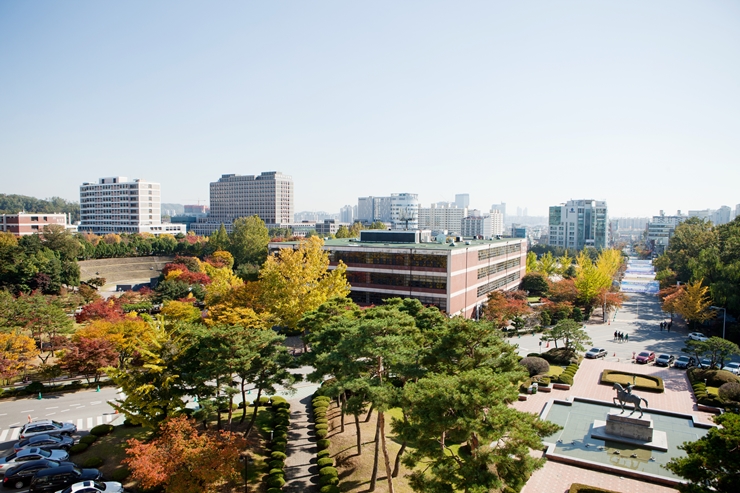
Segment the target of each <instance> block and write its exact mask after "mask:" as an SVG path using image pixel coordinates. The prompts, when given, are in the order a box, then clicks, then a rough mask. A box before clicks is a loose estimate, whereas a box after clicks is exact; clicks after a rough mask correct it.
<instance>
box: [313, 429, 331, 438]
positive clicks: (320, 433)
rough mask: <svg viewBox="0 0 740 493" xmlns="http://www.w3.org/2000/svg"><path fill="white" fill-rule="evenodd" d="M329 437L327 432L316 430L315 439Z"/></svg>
mask: <svg viewBox="0 0 740 493" xmlns="http://www.w3.org/2000/svg"><path fill="white" fill-rule="evenodd" d="M327 435H329V430H316V438H326V437H327Z"/></svg>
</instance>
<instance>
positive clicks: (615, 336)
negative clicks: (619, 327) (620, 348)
mask: <svg viewBox="0 0 740 493" xmlns="http://www.w3.org/2000/svg"><path fill="white" fill-rule="evenodd" d="M612 340H614V341H616V340H617V331H616V330H615V331H614V339H612Z"/></svg>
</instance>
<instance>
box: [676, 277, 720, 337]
mask: <svg viewBox="0 0 740 493" xmlns="http://www.w3.org/2000/svg"><path fill="white" fill-rule="evenodd" d="M678 293H679V294H678V295H677V298H676V299H675V302H674V304H673V305H671V307H672V308H673V309H675V311H676V312H677V313H678V314H679V315H681V316H682V317H683V318H684V319H686V321H688V322H689V323H690V324H691V326H692V327H694V328H695V327H696V324H697V323H703V322H706V321H707V320H710V319H712V318H714V316H715V312H714V311H712V310H710V309H709V307H710V306H711V304H712V300H711V299H710V298H709V288H708V287H706V286H702V281H701V280H699V281H696V282H690V283H688V284H686V288H684V289H683V290H681V291H679V292H678Z"/></svg>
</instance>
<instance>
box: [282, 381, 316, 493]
mask: <svg viewBox="0 0 740 493" xmlns="http://www.w3.org/2000/svg"><path fill="white" fill-rule="evenodd" d="M311 398H312V396H311V395H309V396H305V397H303V398H297V399H293V400H291V401H289V402H290V430H288V447H287V456H288V458H287V459H286V460H285V480H286V483H285V486H283V491H288V492H294V493H301V492H311V491H318V489H317V488H316V485H315V480H316V473H317V472H318V470H317V466H316V453H317V448H316V436H315V433H314V431H313V425H312V424H311V421H312V414H311V409H310V406H311Z"/></svg>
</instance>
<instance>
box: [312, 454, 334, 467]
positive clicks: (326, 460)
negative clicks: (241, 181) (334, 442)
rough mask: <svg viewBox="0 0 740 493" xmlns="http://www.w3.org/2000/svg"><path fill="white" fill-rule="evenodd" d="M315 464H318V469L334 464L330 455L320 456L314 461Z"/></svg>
mask: <svg viewBox="0 0 740 493" xmlns="http://www.w3.org/2000/svg"><path fill="white" fill-rule="evenodd" d="M316 465H317V466H319V469H320V468H322V467H326V466H333V465H334V459H332V458H331V457H322V458H321V459H319V460H318V461H316Z"/></svg>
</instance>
